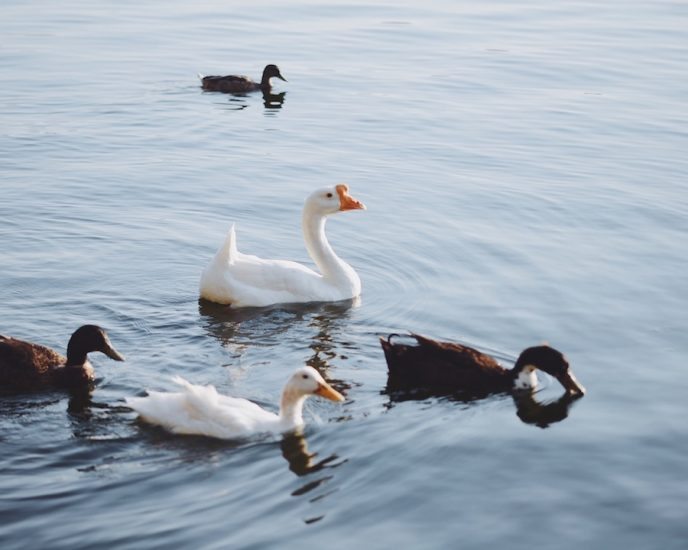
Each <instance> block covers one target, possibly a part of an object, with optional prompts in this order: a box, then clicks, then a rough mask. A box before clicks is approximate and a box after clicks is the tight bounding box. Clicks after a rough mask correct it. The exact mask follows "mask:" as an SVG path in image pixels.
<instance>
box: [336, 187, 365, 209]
mask: <svg viewBox="0 0 688 550" xmlns="http://www.w3.org/2000/svg"><path fill="white" fill-rule="evenodd" d="M335 189H336V190H337V194H338V195H339V210H342V211H345V210H365V209H366V207H365V204H363V203H362V202H361V201H359V200H357V199H355V198H353V197H352V196H351V195H349V186H348V185H346V184H345V183H340V184H339V185H337V186H336V187H335Z"/></svg>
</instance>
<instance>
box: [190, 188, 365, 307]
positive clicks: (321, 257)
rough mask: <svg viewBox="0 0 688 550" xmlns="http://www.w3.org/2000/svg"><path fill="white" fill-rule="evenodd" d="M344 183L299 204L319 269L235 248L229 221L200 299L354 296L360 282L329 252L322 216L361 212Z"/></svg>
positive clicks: (237, 302)
mask: <svg viewBox="0 0 688 550" xmlns="http://www.w3.org/2000/svg"><path fill="white" fill-rule="evenodd" d="M365 208H366V207H365V205H364V204H363V203H362V202H360V201H358V200H356V199H354V198H353V197H352V196H351V195H349V187H348V186H347V185H344V184H340V185H335V186H334V187H325V188H323V189H319V190H317V191H315V192H314V193H312V194H311V195H310V196H309V197H308V198H307V199H306V203H305V204H304V207H303V216H302V221H301V226H302V229H303V238H304V240H305V242H306V248H307V249H308V254H309V255H310V257H311V258H312V259H313V261H314V262H315V265H316V266H317V267H318V269H319V270H320V273H317V272H316V271H313V270H312V269H309V268H308V267H306V266H304V265H301V264H299V263H296V262H292V261H288V260H264V259H262V258H258V257H257V256H250V255H248V254H242V253H241V252H239V251H238V250H237V245H236V235H235V233H234V225H232V227H231V228H230V230H229V233H228V234H227V237H226V239H225V242H224V244H223V245H222V246H221V247H220V249H219V250H218V251H217V254H215V257H214V258H213V259H212V261H211V262H210V264H209V265H208V266H207V267H206V268H205V269H204V270H203V274H202V275H201V285H200V294H201V298H205V299H206V300H210V301H211V302H217V303H219V304H230V305H231V306H232V307H247V306H256V307H263V306H269V305H272V304H286V303H297V302H335V301H340V300H348V299H351V298H355V297H357V296H358V295H359V294H360V293H361V280H360V278H359V277H358V274H357V273H356V272H355V271H354V269H353V268H352V267H351V266H350V265H349V264H347V263H346V262H345V261H343V260H342V259H340V258H339V257H338V256H337V255H336V254H335V253H334V251H333V250H332V247H331V246H330V244H329V243H328V242H327V237H326V236H325V222H326V221H327V216H329V215H330V214H335V213H336V212H343V211H346V210H365Z"/></svg>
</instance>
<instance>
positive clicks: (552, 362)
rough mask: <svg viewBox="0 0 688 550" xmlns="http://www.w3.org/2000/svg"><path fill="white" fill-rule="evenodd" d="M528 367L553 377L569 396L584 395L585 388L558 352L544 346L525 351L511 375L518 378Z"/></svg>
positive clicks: (562, 355)
mask: <svg viewBox="0 0 688 550" xmlns="http://www.w3.org/2000/svg"><path fill="white" fill-rule="evenodd" d="M529 366H532V367H535V368H536V369H539V370H541V371H544V372H546V373H547V374H550V375H552V376H554V378H556V379H557V380H559V383H560V384H561V385H562V386H564V389H566V391H567V392H568V393H569V394H571V395H576V396H582V395H583V394H585V388H584V387H583V386H582V385H581V384H580V383H579V382H578V380H576V377H575V376H574V375H573V373H572V372H571V369H570V367H569V362H568V361H567V360H566V357H564V354H563V353H561V352H560V351H558V350H556V349H554V348H552V347H550V346H546V345H543V346H534V347H532V348H528V349H525V350H523V352H522V353H521V355H520V356H519V358H518V360H517V361H516V364H515V365H514V368H513V373H514V374H515V375H516V376H518V374H519V373H520V372H521V371H522V370H523V369H525V368H527V367H529Z"/></svg>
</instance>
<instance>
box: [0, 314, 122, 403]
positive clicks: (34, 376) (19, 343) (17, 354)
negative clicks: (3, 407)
mask: <svg viewBox="0 0 688 550" xmlns="http://www.w3.org/2000/svg"><path fill="white" fill-rule="evenodd" d="M91 351H100V352H102V353H105V354H106V355H108V356H109V357H111V358H112V359H115V360H117V361H123V360H124V358H123V357H122V356H121V355H120V354H119V353H118V352H117V351H116V350H115V349H114V348H113V347H112V345H111V344H110V341H109V339H108V337H107V335H106V334H105V331H104V330H103V329H101V328H100V327H97V326H95V325H84V326H82V327H80V328H79V329H78V330H76V331H75V332H74V334H73V335H72V337H71V338H70V340H69V345H68V350H67V357H65V356H64V355H62V354H60V353H58V352H56V351H55V350H53V349H51V348H48V347H46V346H42V345H40V344H34V343H32V342H26V341H24V340H20V339H18V338H12V337H9V336H1V335H0V388H4V389H12V390H29V389H39V388H43V387H51V386H55V387H66V388H70V387H82V386H88V385H90V384H92V383H93V380H94V373H93V367H92V366H91V364H90V362H89V361H88V359H87V354H88V353H89V352H91Z"/></svg>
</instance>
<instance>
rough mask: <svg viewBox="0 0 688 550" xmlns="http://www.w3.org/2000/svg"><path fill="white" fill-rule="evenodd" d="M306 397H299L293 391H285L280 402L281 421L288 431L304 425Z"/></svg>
mask: <svg viewBox="0 0 688 550" xmlns="http://www.w3.org/2000/svg"><path fill="white" fill-rule="evenodd" d="M305 401H306V396H305V395H299V394H298V393H296V392H294V391H293V390H289V389H285V390H284V392H282V400H281V402H280V412H279V416H280V421H281V422H282V424H283V425H284V427H285V428H286V429H293V428H296V427H298V426H302V425H303V403H304V402H305Z"/></svg>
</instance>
